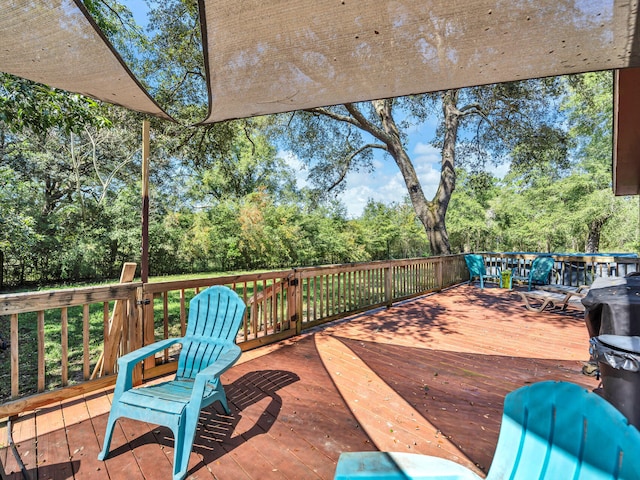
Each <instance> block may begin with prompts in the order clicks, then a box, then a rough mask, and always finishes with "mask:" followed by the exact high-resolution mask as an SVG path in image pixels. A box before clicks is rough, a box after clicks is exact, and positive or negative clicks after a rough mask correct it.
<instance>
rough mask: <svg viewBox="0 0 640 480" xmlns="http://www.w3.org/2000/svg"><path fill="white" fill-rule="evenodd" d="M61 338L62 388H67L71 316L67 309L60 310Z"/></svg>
mask: <svg viewBox="0 0 640 480" xmlns="http://www.w3.org/2000/svg"><path fill="white" fill-rule="evenodd" d="M60 322H61V325H60V337H61V342H60V343H61V344H62V359H61V362H60V363H61V365H60V368H61V370H62V372H61V376H62V386H63V387H66V386H67V384H68V383H69V315H68V312H67V307H62V309H61V310H60Z"/></svg>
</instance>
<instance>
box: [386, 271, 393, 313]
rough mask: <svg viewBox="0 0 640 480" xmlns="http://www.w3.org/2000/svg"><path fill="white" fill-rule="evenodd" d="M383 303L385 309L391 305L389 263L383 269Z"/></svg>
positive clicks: (391, 282)
mask: <svg viewBox="0 0 640 480" xmlns="http://www.w3.org/2000/svg"><path fill="white" fill-rule="evenodd" d="M384 301H385V303H386V305H387V308H389V307H391V305H392V304H393V266H392V265H391V262H389V263H388V264H387V266H386V267H384Z"/></svg>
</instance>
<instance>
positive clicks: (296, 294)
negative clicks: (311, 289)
mask: <svg viewBox="0 0 640 480" xmlns="http://www.w3.org/2000/svg"><path fill="white" fill-rule="evenodd" d="M293 271H294V277H293V280H292V281H291V284H292V286H293V301H292V305H293V317H292V321H293V322H295V323H294V325H295V328H296V335H300V334H301V333H302V278H301V275H300V273H298V272H296V270H295V268H294V269H293Z"/></svg>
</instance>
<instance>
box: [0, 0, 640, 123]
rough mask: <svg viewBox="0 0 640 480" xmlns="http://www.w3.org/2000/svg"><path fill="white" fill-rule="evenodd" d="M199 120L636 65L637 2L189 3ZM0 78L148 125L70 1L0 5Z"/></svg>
mask: <svg viewBox="0 0 640 480" xmlns="http://www.w3.org/2000/svg"><path fill="white" fill-rule="evenodd" d="M199 7H200V17H201V24H202V34H203V43H204V45H203V46H204V49H205V63H206V65H205V67H206V69H207V73H208V89H209V96H210V102H209V103H210V105H209V114H208V116H207V118H206V119H204V123H210V122H217V121H221V120H226V119H231V118H240V117H249V116H254V115H261V114H269V113H278V112H284V111H291V110H296V109H303V108H310V107H317V106H326V105H334V104H340V103H345V102H355V101H362V100H371V99H377V98H388V97H396V96H401V95H407V94H413V93H424V92H433V91H438V90H444V89H448V88H458V87H465V86H472V85H482V84H490V83H497V82H505V81H513V80H520V79H526V78H535V77H543V76H549V75H560V74H568V73H578V72H585V71H595V70H603V69H619V68H626V67H640V38H639V37H640V33H639V31H640V27H639V22H638V0H199ZM0 70H1V71H4V72H8V73H12V74H14V75H18V76H21V77H25V78H28V79H31V80H34V81H37V82H41V83H45V84H48V85H51V86H54V87H58V88H62V89H64V90H68V91H72V92H78V93H82V94H85V95H88V96H91V97H94V98H97V99H100V100H103V101H106V102H111V103H115V104H118V105H122V106H124V107H126V108H129V109H131V110H135V111H139V112H144V113H149V114H152V115H156V116H159V117H162V118H168V115H167V114H166V113H165V112H163V111H162V109H161V108H160V107H159V106H158V105H157V104H156V103H155V102H154V100H153V99H152V98H150V97H149V95H148V94H147V93H146V92H145V90H144V89H143V88H142V87H141V85H140V83H139V82H138V81H137V80H136V79H135V78H134V77H133V75H132V74H131V72H130V71H129V70H128V69H127V67H126V66H125V65H124V64H123V63H122V61H121V59H120V57H119V56H118V55H117V54H116V53H115V52H114V51H113V49H112V48H111V47H110V45H109V43H108V42H107V40H106V39H105V37H104V36H103V35H102V34H100V32H99V31H98V30H97V28H96V27H95V24H94V23H93V21H91V20H90V19H89V18H88V15H86V14H85V11H84V7H82V3H81V0H0Z"/></svg>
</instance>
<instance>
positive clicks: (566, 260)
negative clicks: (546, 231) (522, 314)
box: [480, 252, 640, 287]
mask: <svg viewBox="0 0 640 480" xmlns="http://www.w3.org/2000/svg"><path fill="white" fill-rule="evenodd" d="M480 255H482V256H483V257H484V261H485V265H486V266H487V269H488V270H489V272H490V273H493V274H496V273H497V272H498V270H500V271H505V270H511V269H512V268H516V269H517V270H518V271H519V272H520V275H523V276H524V275H526V274H527V273H528V271H529V268H530V267H531V262H532V261H533V260H534V259H535V258H536V257H537V256H538V255H540V254H539V253H496V252H480ZM545 255H546V254H545ZM549 255H551V256H552V257H553V258H554V261H555V263H554V269H553V272H552V275H551V278H550V280H551V283H554V284H558V285H568V286H574V287H577V286H579V285H591V284H592V283H593V281H594V280H595V279H596V278H598V277H624V276H625V275H628V274H631V273H635V272H639V273H640V258H636V257H633V256H630V255H621V256H615V255H603V254H594V255H562V254H560V255H558V254H549Z"/></svg>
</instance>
